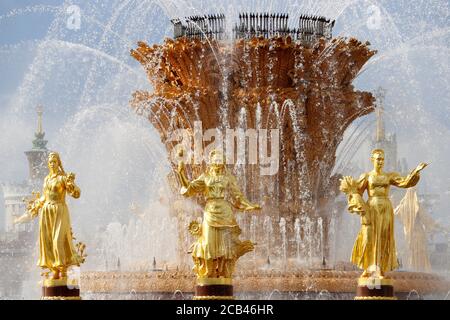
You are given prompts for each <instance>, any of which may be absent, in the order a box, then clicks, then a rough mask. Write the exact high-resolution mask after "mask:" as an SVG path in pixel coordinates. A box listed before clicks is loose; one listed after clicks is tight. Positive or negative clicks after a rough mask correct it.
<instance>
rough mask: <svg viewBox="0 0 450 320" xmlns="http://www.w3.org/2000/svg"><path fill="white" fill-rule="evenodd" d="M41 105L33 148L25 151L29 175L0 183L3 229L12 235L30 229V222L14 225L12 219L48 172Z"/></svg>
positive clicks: (17, 215)
mask: <svg viewBox="0 0 450 320" xmlns="http://www.w3.org/2000/svg"><path fill="white" fill-rule="evenodd" d="M42 114H43V110H42V107H38V108H37V115H38V121H37V130H36V132H35V134H34V136H35V139H34V140H33V148H32V149H31V150H29V151H26V152H25V154H26V156H27V158H28V167H29V176H28V179H27V180H26V181H25V182H23V183H2V184H1V187H2V190H3V197H4V199H5V223H4V227H5V231H6V232H9V233H11V234H12V235H13V236H14V237H17V236H18V232H21V231H30V230H31V228H32V224H28V225H27V224H23V225H16V224H14V222H13V221H14V219H15V218H17V217H19V216H20V215H22V214H23V213H24V212H25V203H24V202H23V199H25V198H28V197H30V195H31V192H32V191H34V190H36V191H38V190H40V189H41V187H42V181H43V179H44V178H45V176H46V175H47V174H48V168H47V156H48V153H49V150H48V149H47V148H46V145H47V141H46V140H44V136H45V133H44V131H43V128H42Z"/></svg>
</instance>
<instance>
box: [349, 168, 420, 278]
mask: <svg viewBox="0 0 450 320" xmlns="http://www.w3.org/2000/svg"><path fill="white" fill-rule="evenodd" d="M419 178H420V176H419V174H418V173H412V174H410V175H408V176H406V177H402V176H400V175H399V174H398V173H395V172H391V173H380V174H375V173H374V172H369V173H365V174H362V175H361V176H360V178H359V179H358V181H357V192H356V193H355V194H350V195H348V202H349V203H348V205H349V206H348V208H349V211H352V212H358V213H360V214H361V229H360V231H359V233H358V236H357V238H356V241H355V244H354V246H353V251H352V257H351V261H352V263H353V264H355V265H356V266H358V267H359V268H361V269H364V270H371V268H373V270H371V271H381V272H383V273H384V272H388V271H391V270H394V269H396V268H397V267H398V261H397V252H396V247H395V239H394V210H393V207H392V203H391V200H390V199H389V190H390V187H391V185H393V186H396V187H400V188H409V187H413V186H415V185H416V184H417V183H418V182H419ZM366 190H367V193H368V195H369V198H368V200H367V202H364V200H363V198H362V196H363V194H364V192H365V191H366Z"/></svg>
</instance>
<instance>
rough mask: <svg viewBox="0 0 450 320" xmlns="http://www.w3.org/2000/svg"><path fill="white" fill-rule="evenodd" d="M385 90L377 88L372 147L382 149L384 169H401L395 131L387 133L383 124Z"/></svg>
mask: <svg viewBox="0 0 450 320" xmlns="http://www.w3.org/2000/svg"><path fill="white" fill-rule="evenodd" d="M385 96H386V90H385V89H383V88H381V87H380V88H378V89H377V91H376V93H375V97H376V109H375V113H376V116H377V127H376V132H375V137H374V139H373V141H372V149H383V150H384V152H385V154H386V159H385V169H386V171H401V170H399V169H400V168H399V165H398V162H397V136H396V135H395V133H393V134H387V133H386V129H385V124H384V116H385V113H384V98H385Z"/></svg>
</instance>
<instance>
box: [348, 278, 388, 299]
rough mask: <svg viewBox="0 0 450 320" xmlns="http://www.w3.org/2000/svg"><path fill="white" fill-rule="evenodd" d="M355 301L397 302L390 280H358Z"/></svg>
mask: <svg viewBox="0 0 450 320" xmlns="http://www.w3.org/2000/svg"><path fill="white" fill-rule="evenodd" d="M355 300H397V297H396V296H395V295H394V285H393V281H392V280H391V279H379V278H360V279H358V287H357V289H356V296H355Z"/></svg>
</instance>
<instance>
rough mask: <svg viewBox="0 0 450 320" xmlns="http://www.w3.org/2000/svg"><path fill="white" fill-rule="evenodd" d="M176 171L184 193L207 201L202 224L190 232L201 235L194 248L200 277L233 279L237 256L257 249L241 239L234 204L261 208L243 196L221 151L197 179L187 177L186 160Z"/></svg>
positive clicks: (193, 253) (242, 208)
mask: <svg viewBox="0 0 450 320" xmlns="http://www.w3.org/2000/svg"><path fill="white" fill-rule="evenodd" d="M177 173H178V176H179V180H180V182H181V185H182V187H181V194H182V195H184V196H186V197H190V196H194V195H195V194H199V193H200V194H203V195H204V197H205V200H206V205H205V209H204V211H203V223H202V225H201V226H199V225H197V224H196V222H193V223H191V226H190V231H191V233H192V234H195V235H197V236H198V239H197V241H196V242H195V243H194V244H193V245H192V247H191V252H192V258H193V260H194V271H195V273H196V274H197V278H231V276H232V273H233V271H234V267H235V263H236V261H237V259H238V258H239V257H240V256H242V255H244V254H245V253H247V252H250V251H252V250H253V248H254V246H253V243H252V242H251V241H249V240H246V241H241V240H239V234H240V233H241V230H240V228H239V226H238V224H237V222H236V218H235V215H234V213H233V210H232V207H234V208H235V209H237V210H242V211H252V210H259V209H261V207H260V206H259V205H257V204H253V203H251V202H250V201H248V200H247V199H246V198H245V197H244V195H243V194H242V192H241V191H240V190H239V187H238V185H237V181H236V178H235V177H234V176H233V175H231V174H230V173H229V172H228V171H227V169H226V167H225V159H224V156H223V154H222V152H220V151H218V150H213V151H212V152H211V153H210V156H209V165H208V168H207V170H205V172H204V173H203V174H201V175H200V176H199V177H198V178H196V179H195V180H193V181H189V180H188V179H187V177H186V174H185V167H184V163H183V162H180V163H179V166H178V170H177Z"/></svg>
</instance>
